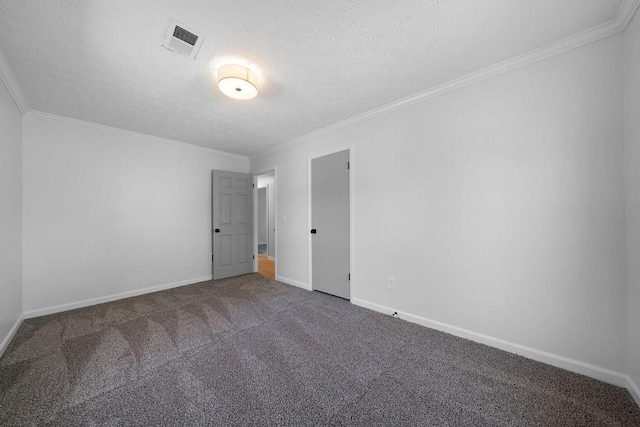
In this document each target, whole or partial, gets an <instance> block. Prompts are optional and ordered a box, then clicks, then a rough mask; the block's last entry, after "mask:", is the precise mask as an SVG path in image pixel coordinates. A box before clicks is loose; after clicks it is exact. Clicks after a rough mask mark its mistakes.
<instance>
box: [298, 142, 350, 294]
mask: <svg viewBox="0 0 640 427" xmlns="http://www.w3.org/2000/svg"><path fill="white" fill-rule="evenodd" d="M345 150H349V274H350V275H351V279H350V280H349V299H350V300H353V299H354V298H356V294H355V289H356V286H355V280H354V278H355V277H356V275H355V263H354V261H353V247H354V242H355V237H354V236H355V232H354V231H355V229H354V223H353V208H354V205H353V188H354V185H353V175H354V174H353V173H352V172H353V163H354V162H353V151H354V145H353V144H347V145H339V146H336V147H334V148H330V149H327V150H323V151H314V153H313V155H310V156H308V157H307V230H306V232H307V253H308V254H309V257H308V260H307V262H308V265H309V278H308V280H309V288H310V289H311V290H312V291H313V290H314V287H313V245H312V240H311V233H310V231H309V230H311V227H312V226H313V223H312V218H311V161H312V160H313V159H317V158H320V157H324V156H328V155H331V154H336V153H339V152H341V151H345Z"/></svg>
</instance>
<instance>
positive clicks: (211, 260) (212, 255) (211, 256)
mask: <svg viewBox="0 0 640 427" xmlns="http://www.w3.org/2000/svg"><path fill="white" fill-rule="evenodd" d="M211 262H213V254H211Z"/></svg>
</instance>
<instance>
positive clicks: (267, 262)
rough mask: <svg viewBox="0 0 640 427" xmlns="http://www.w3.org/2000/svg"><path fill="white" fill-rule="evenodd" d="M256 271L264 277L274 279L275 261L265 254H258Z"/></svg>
mask: <svg viewBox="0 0 640 427" xmlns="http://www.w3.org/2000/svg"><path fill="white" fill-rule="evenodd" d="M258 273H260V274H262V275H263V276H265V277H270V278H272V279H275V277H276V261H275V260H273V259H269V257H268V256H267V254H260V255H258Z"/></svg>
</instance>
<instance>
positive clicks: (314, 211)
mask: <svg viewBox="0 0 640 427" xmlns="http://www.w3.org/2000/svg"><path fill="white" fill-rule="evenodd" d="M311 224H312V226H311V227H312V229H311V234H312V236H311V240H312V242H311V258H312V261H311V263H312V264H311V266H312V269H311V270H312V283H313V289H314V290H318V291H322V292H326V293H328V294H332V295H336V296H339V297H342V298H347V299H349V298H350V287H349V278H350V277H349V273H350V272H349V258H350V256H349V255H350V242H349V240H350V237H349V233H350V226H349V150H345V151H341V152H339V153H335V154H330V155H328V156H324V157H318V158H315V159H312V160H311Z"/></svg>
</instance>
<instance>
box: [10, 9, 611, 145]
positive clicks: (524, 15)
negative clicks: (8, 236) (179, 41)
mask: <svg viewBox="0 0 640 427" xmlns="http://www.w3.org/2000/svg"><path fill="white" fill-rule="evenodd" d="M620 1H621V0H474V1H471V0H403V1H389V0H352V1H349V0H307V1H302V0H281V1H264V0H253V1H251V0H219V1H212V0H190V1H180V0H171V1H168V0H134V1H132V0H108V1H105V0H77V1H72V0H49V1H45V0H37V1H36V0H28V1H27V0H22V1H20V0H0V50H1V51H2V53H3V54H4V56H5V58H6V60H7V63H8V64H9V66H10V67H11V70H12V71H13V73H14V74H15V76H16V79H17V81H18V83H19V85H20V88H21V89H22V92H23V93H24V96H25V98H26V101H27V103H28V105H29V107H30V108H32V109H35V110H39V111H43V112H47V113H52V114H57V115H61V116H66V117H71V118H75V119H80V120H85V121H89V122H93V123H99V124H103V125H107V126H114V127H117V128H121V129H126V130H131V131H136V132H141V133H145V134H149V135H155V136H159V137H164V138H169V139H174V140H178V141H183V142H187V143H191V144H196V145H200V146H204V147H209V148H215V149H218V150H224V151H228V152H233V153H238V154H246V155H253V154H258V153H261V152H264V151H266V150H267V149H269V148H271V147H274V146H276V145H278V144H281V143H283V142H286V141H289V140H291V139H294V138H296V137H299V136H302V135H304V134H307V133H309V132H312V131H315V130H318V129H321V128H323V127H326V126H328V125H331V124H334V123H336V122H339V121H341V120H345V119H347V118H350V117H352V116H354V115H357V114H360V113H363V112H365V111H368V110H371V109H373V108H376V107H379V106H382V105H384V104H388V103H390V102H392V101H395V100H398V99H400V98H404V97H406V96H409V95H412V94H415V93H417V92H420V91H424V90H427V89H429V88H431V87H434V86H436V85H438V84H441V83H444V82H447V81H449V80H452V79H454V78H457V77H460V76H463V75H465V74H467V73H470V72H473V71H476V70H478V69H481V68H484V67H487V66H490V65H493V64H496V63H498V62H501V61H503V60H506V59H509V58H512V57H514V56H516V55H519V54H522V53H525V52H528V51H530V50H533V49H535V48H538V47H542V46H545V45H548V44H550V43H553V42H555V41H558V40H560V39H563V38H565V37H568V36H571V35H574V34H576V33H578V32H581V31H584V30H586V29H589V28H592V27H594V26H596V25H600V24H603V23H605V22H607V21H610V20H612V19H614V17H615V14H616V11H617V9H618V6H619V5H620ZM172 18H175V19H177V20H178V22H181V23H183V24H184V25H186V26H188V27H191V28H193V29H194V30H196V31H199V32H200V33H202V34H203V35H204V36H205V40H204V43H203V44H202V48H201V50H200V53H199V54H198V57H197V58H196V59H195V60H192V59H189V58H188V57H185V56H181V55H179V54H176V53H173V52H171V51H169V50H166V49H164V48H163V47H161V44H162V42H163V40H164V36H165V33H166V30H167V27H168V25H169V21H170V20H171V19H172ZM226 55H236V56H240V57H244V58H246V59H248V60H250V61H253V62H254V63H256V64H257V65H259V66H260V67H261V68H262V70H263V72H264V76H265V82H264V84H263V85H262V86H261V87H260V92H259V95H258V97H257V98H255V99H253V100H251V101H237V100H233V99H230V98H226V97H225V96H224V95H222V94H221V93H220V92H219V91H218V90H217V88H216V85H215V82H214V80H213V78H212V76H211V73H210V71H209V65H208V64H209V61H210V60H211V59H215V58H218V57H220V56H226Z"/></svg>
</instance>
